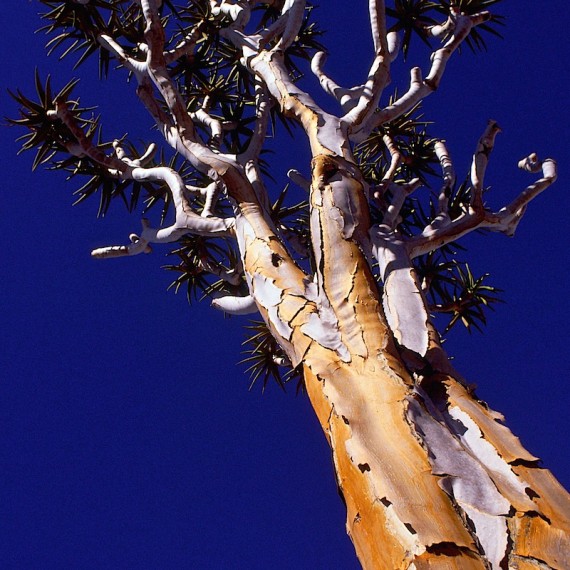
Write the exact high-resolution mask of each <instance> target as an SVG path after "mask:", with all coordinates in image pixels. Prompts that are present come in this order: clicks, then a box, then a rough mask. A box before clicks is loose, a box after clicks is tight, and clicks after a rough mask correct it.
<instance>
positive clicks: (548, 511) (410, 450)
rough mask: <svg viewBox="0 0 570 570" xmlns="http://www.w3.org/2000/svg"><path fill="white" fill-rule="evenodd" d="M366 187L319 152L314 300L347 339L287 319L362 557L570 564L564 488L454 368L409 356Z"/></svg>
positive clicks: (447, 563)
mask: <svg viewBox="0 0 570 570" xmlns="http://www.w3.org/2000/svg"><path fill="white" fill-rule="evenodd" d="M363 192H364V187H363V184H362V183H361V181H360V178H359V174H358V172H357V171H355V169H354V167H353V165H351V164H350V163H348V162H346V161H345V160H344V159H341V158H338V157H332V156H330V155H327V156H323V155H320V156H318V157H316V158H315V159H314V160H313V183H312V189H311V208H312V214H311V231H312V234H313V240H314V246H315V248H317V247H318V251H316V255H317V259H316V262H317V265H318V270H317V282H318V296H319V298H318V301H317V303H316V305H317V308H316V309H315V310H316V311H318V310H320V309H319V308H318V307H319V306H326V307H328V308H329V309H330V310H332V312H333V314H334V316H335V318H336V322H335V323H334V324H333V325H332V326H333V328H334V327H336V328H337V329H338V333H339V335H340V341H339V342H338V343H337V344H336V345H335V346H324V345H323V344H322V343H319V342H318V339H315V338H312V339H309V338H308V337H307V335H306V334H305V333H304V332H303V326H302V323H301V324H299V323H298V322H294V321H292V322H291V323H290V324H291V326H292V330H293V332H292V334H291V343H292V346H293V350H295V352H297V354H298V355H299V357H301V358H302V360H303V365H304V373H305V383H306V387H307V392H308V394H309V398H310V400H311V403H312V405H313V407H314V409H315V412H316V414H317V416H318V418H319V421H320V423H321V426H322V428H323V431H324V433H325V435H326V437H327V440H328V442H329V445H330V447H331V450H332V454H333V462H334V469H335V473H336V478H337V483H338V487H339V491H340V493H341V495H342V497H343V498H344V501H345V503H346V508H347V522H346V525H347V532H348V534H349V535H350V537H351V539H352V541H353V543H354V545H355V548H356V552H357V555H358V558H359V560H360V562H361V564H362V566H363V568H365V569H368V570H370V569H376V570H377V569H390V570H391V569H411V568H415V569H420V568H422V569H423V568H425V569H427V568H429V569H434V568H437V569H440V568H441V569H471V568H472V569H495V568H497V569H499V568H553V569H557V570H562V569H565V568H570V541H569V529H570V497H569V496H568V494H567V493H566V491H565V490H564V489H563V488H562V487H561V486H560V485H559V484H558V483H557V482H556V481H555V480H554V479H553V477H552V476H551V474H550V473H549V472H547V471H545V470H543V469H541V468H540V467H539V466H538V463H537V458H535V457H534V456H532V455H531V454H529V453H528V452H527V451H526V450H524V448H523V447H522V445H521V443H520V441H519V440H518V439H517V438H516V437H515V436H513V434H512V433H511V432H510V431H509V430H508V429H507V428H506V427H505V426H504V425H502V424H501V423H499V420H500V416H499V415H498V414H496V413H494V412H492V411H491V410H489V409H488V408H487V407H486V406H485V405H484V404H482V403H481V402H480V401H478V400H477V399H476V397H475V396H474V394H473V393H472V391H470V390H469V389H468V388H466V387H465V386H464V385H463V384H462V383H461V382H460V381H459V380H457V379H455V378H454V377H453V376H452V375H450V373H449V371H445V373H444V372H440V371H438V370H436V369H434V368H433V367H430V366H429V364H430V363H428V362H427V361H426V362H425V364H426V369H425V370H423V371H421V372H418V370H413V369H410V365H409V363H408V364H407V363H406V361H405V360H404V358H403V357H402V356H401V354H400V349H399V347H398V345H397V343H396V342H395V341H394V340H393V335H392V333H391V332H390V329H389V327H388V325H387V324H386V321H385V319H384V316H383V312H382V307H381V303H380V299H379V293H378V288H377V287H376V285H375V281H374V276H373V275H372V274H371V271H370V266H369V264H368V262H367V259H366V247H367V246H366V233H367V224H368V221H367V215H366V208H365V205H364V194H363ZM339 268H340V269H339ZM304 322H305V319H303V323H304ZM339 347H342V348H339ZM345 349H346V351H347V353H348V354H347V353H346V352H343V351H344V350H345ZM301 353H302V354H301Z"/></svg>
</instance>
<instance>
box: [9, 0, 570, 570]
mask: <svg viewBox="0 0 570 570" xmlns="http://www.w3.org/2000/svg"><path fill="white" fill-rule="evenodd" d="M18 4H19V6H18V7H17V8H13V9H11V10H10V11H8V10H4V18H5V20H4V23H3V35H2V36H1V37H0V42H1V52H0V53H1V54H2V75H1V76H0V81H1V82H2V89H0V101H1V102H2V112H3V113H2V114H4V115H14V113H15V104H14V103H13V101H12V100H10V99H9V98H8V96H7V95H6V90H5V87H16V86H19V87H21V88H22V89H23V91H24V92H25V93H31V92H32V90H33V70H34V67H35V66H37V67H38V68H39V70H40V72H41V74H42V75H44V76H45V74H47V73H48V72H49V71H51V72H53V76H54V81H55V83H56V85H57V86H62V85H63V84H65V83H66V82H67V80H68V79H69V78H70V77H71V76H72V72H71V71H70V70H69V66H68V65H65V64H64V65H62V66H60V65H59V64H58V62H57V58H56V57H51V58H49V59H47V58H46V57H44V55H43V49H42V46H43V43H44V41H45V38H44V37H43V36H38V35H36V36H34V35H32V32H33V30H34V29H35V28H36V27H37V19H36V16H35V14H36V12H37V11H38V3H37V2H21V3H18ZM322 4H323V6H322V8H321V9H320V10H319V11H320V12H321V13H322V17H323V18H322V19H323V25H324V27H325V28H328V29H329V30H331V33H330V38H329V40H328V42H327V43H328V45H329V48H330V52H331V55H330V58H329V62H328V64H327V69H330V70H336V77H337V79H338V80H339V81H340V82H346V83H354V82H356V81H361V80H362V78H363V77H364V74H365V73H366V69H367V66H368V64H369V61H370V58H371V50H370V40H369V32H368V24H367V22H366V15H367V8H366V5H365V4H366V3H365V2H358V3H350V2H340V1H336V2H323V3H322ZM543 5H544V6H547V7H548V8H542V6H543ZM497 11H498V12H500V13H502V14H504V15H506V16H507V17H508V18H507V27H506V28H505V29H504V36H505V40H504V41H499V40H495V39H494V38H490V40H489V48H490V49H489V52H488V53H486V54H485V53H483V54H479V55H478V56H477V57H475V56H473V55H472V54H471V53H470V52H469V51H468V50H466V49H464V50H463V54H462V55H461V57H457V58H454V59H453V61H452V62H451V63H450V65H449V68H448V71H447V73H446V76H445V78H444V80H443V83H442V87H441V90H440V91H439V92H438V93H436V94H435V95H433V96H432V97H431V99H429V100H428V101H426V105H425V108H426V112H427V114H428V116H429V117H430V118H433V119H435V120H436V125H435V127H434V129H433V130H432V132H433V133H434V134H437V136H440V137H443V138H446V139H447V141H448V145H449V148H450V150H451V153H452V155H453V156H454V158H455V164H456V168H457V171H458V174H459V175H461V174H462V173H463V172H466V171H467V169H468V167H469V161H470V155H471V153H472V152H473V149H474V147H475V144H476V141H477V138H478V137H479V135H480V134H481V132H482V131H483V129H484V127H485V124H486V121H487V119H489V118H494V119H496V120H498V121H499V123H500V124H501V125H502V127H503V134H501V135H500V137H499V138H498V140H497V146H496V150H495V152H494V154H493V157H492V160H491V164H490V167H489V170H488V177H487V182H488V183H489V184H490V185H491V186H492V192H491V194H490V195H489V197H488V200H489V202H490V203H491V204H492V205H493V206H495V207H496V208H498V207H500V206H502V205H503V204H505V203H507V202H508V201H509V200H510V199H512V198H513V197H514V196H515V195H516V194H517V192H518V191H520V190H521V189H522V188H524V187H525V186H526V185H527V184H529V183H530V182H532V180H533V177H532V176H530V175H528V174H525V173H521V172H519V171H518V170H517V168H516V163H517V161H518V160H519V159H520V158H521V157H523V156H525V155H527V154H528V153H529V152H532V151H535V150H536V151H537V152H538V153H539V154H540V155H541V156H547V155H548V156H552V157H554V158H556V159H557V160H558V162H559V169H560V178H559V181H558V182H557V183H556V185H555V186H553V187H552V188H551V189H549V190H548V191H547V192H546V193H545V194H544V195H543V196H541V197H540V198H539V199H538V200H536V202H534V203H533V204H532V205H531V206H530V208H529V211H528V212H527V215H526V218H525V220H524V221H523V222H522V224H521V226H520V228H519V230H518V232H517V236H516V238H515V239H514V240H512V239H508V238H505V237H504V236H501V235H494V234H491V235H487V236H473V237H470V238H469V239H468V240H467V243H468V244H469V246H470V254H469V256H468V259H469V261H470V262H471V263H472V265H473V266H474V268H475V269H476V271H479V272H483V271H489V272H490V273H491V274H492V282H493V283H494V284H496V285H497V286H499V287H501V288H503V289H504V290H505V294H504V298H505V299H506V301H507V303H506V304H504V305H500V306H498V307H497V310H496V312H495V313H494V314H492V315H491V316H490V322H489V326H488V327H487V330H486V332H485V334H484V335H480V334H474V335H471V336H470V335H468V334H467V333H466V332H464V331H462V330H457V331H455V332H454V333H453V334H452V335H451V338H450V339H449V342H448V344H447V346H448V350H449V352H450V354H452V355H453V356H454V357H455V363H456V365H457V367H458V369H459V370H461V371H462V372H463V373H464V375H465V376H466V377H467V378H468V379H469V380H470V381H472V382H475V383H477V384H478V385H479V391H478V393H479V394H480V396H482V397H483V398H484V399H486V400H487V401H488V402H489V403H490V405H491V406H492V407H494V408H495V409H498V410H500V411H502V412H504V413H505V415H506V418H507V423H508V425H509V426H510V427H511V428H512V429H513V431H514V432H515V433H517V434H518V435H520V436H521V438H522V441H523V443H524V444H525V445H526V446H527V447H528V448H529V449H530V450H531V451H532V452H533V453H535V454H537V455H539V456H541V457H542V458H543V459H544V461H545V464H546V465H547V466H548V467H549V468H551V469H552V470H553V471H554V473H555V474H556V475H557V476H558V477H559V478H560V480H561V481H562V482H563V483H565V484H566V486H568V485H570V461H569V459H568V451H569V450H568V435H567V432H568V428H569V425H570V422H569V419H568V412H567V410H568V404H569V403H570V398H569V397H568V387H567V386H568V372H567V369H568V367H567V361H566V359H567V358H568V350H567V343H568V334H567V329H568V322H570V309H569V307H570V303H569V301H568V294H567V286H568V275H569V272H568V245H569V239H568V234H567V231H568V230H567V227H568V224H567V220H568V211H569V200H568V176H567V174H566V173H567V168H568V164H569V162H570V160H569V158H570V157H569V153H568V146H569V145H568V143H569V142H570V141H569V137H568V124H569V110H568V104H567V98H568V97H567V93H568V88H569V86H570V83H569V79H568V73H567V62H568V56H569V55H570V54H569V49H568V45H567V37H566V36H567V29H566V28H567V27H566V21H567V18H566V13H567V5H566V2H563V1H562V0H551V1H550V2H545V3H537V2H531V1H528V0H524V1H521V0H519V1H517V2H512V1H511V2H509V1H506V2H504V3H502V4H501V5H499V7H498V9H497ZM339 27H343V29H342V30H339V29H338V28H339ZM563 33H564V35H563ZM410 63H412V64H419V65H421V66H422V67H423V69H426V67H427V59H426V54H425V53H424V54H423V55H420V54H419V53H418V55H417V57H415V56H413V55H412V58H411V62H410ZM408 67H409V64H405V65H404V64H403V62H402V61H401V60H399V63H398V66H396V69H395V70H394V72H393V85H394V86H399V88H400V90H402V89H404V88H405V87H406V85H407V81H408V73H407V71H406V69H407V68H408ZM58 70H59V71H58ZM80 73H81V74H83V76H84V77H85V79H84V80H83V81H82V82H81V84H80V86H79V88H78V90H77V93H78V94H81V97H82V102H83V103H84V104H85V105H90V104H96V103H98V102H100V101H103V100H105V104H104V115H103V117H104V119H107V120H106V121H105V120H104V124H105V125H106V128H105V133H106V135H107V137H109V138H113V137H118V136H121V135H122V134H123V133H124V132H126V131H128V132H130V133H135V134H136V136H143V134H146V132H147V129H148V126H149V124H150V123H149V121H148V119H147V118H146V116H145V115H144V113H143V112H142V111H140V110H139V108H138V103H137V101H136V97H135V96H134V95H133V93H132V86H127V87H126V88H125V87H124V85H123V83H124V81H123V80H124V74H123V72H118V74H117V79H118V81H116V84H117V86H110V85H109V84H100V83H99V82H98V81H97V80H96V79H95V72H94V71H93V66H90V65H86V66H85V68H84V69H83V68H82V69H81V70H80ZM333 74H334V71H333ZM90 75H91V76H90ZM311 85H313V82H311ZM331 108H333V107H332V106H331ZM135 123H136V124H135ZM138 133H142V134H141V135H138ZM19 134H21V133H20V132H16V131H15V130H12V129H7V128H2V129H0V136H1V137H2V139H1V140H2V142H1V144H2V170H3V177H2V192H1V194H0V196H1V197H0V211H1V212H2V225H3V229H4V232H3V244H2V258H1V259H2V264H1V265H0V272H1V277H0V283H1V288H2V289H1V292H2V295H1V297H0V308H1V313H0V319H1V327H0V335H1V336H0V342H1V346H2V356H1V360H0V371H1V379H0V567H1V568H3V569H31V568H38V569H51V568H57V569H68V568H69V569H75V568H84V569H91V568H93V569H114V568H117V569H128V568H136V569H143V568H169V569H170V568H197V569H205V570H208V569H234V568H235V569H241V568H247V569H252V570H253V569H265V568H269V567H271V568H275V569H277V570H280V569H283V570H284V569H290V568H307V569H316V570H318V569H323V570H325V569H333V570H336V569H350V568H357V567H358V565H357V563H356V561H355V558H354V554H353V550H352V545H351V544H350V541H349V539H348V538H347V537H346V536H345V533H344V510H343V507H342V503H341V501H340V499H339V498H338V496H337V492H336V488H335V482H334V476H333V471H332V467H331V464H330V453H329V451H328V448H327V446H326V443H325V439H324V437H323V436H322V434H321V432H320V428H319V426H318V424H317V422H316V420H315V418H314V417H313V413H312V412H311V409H310V406H309V404H308V401H307V399H306V398H305V397H295V396H294V389H290V390H289V393H288V394H287V395H283V394H282V393H281V392H280V390H279V389H278V388H277V387H275V386H270V389H269V390H267V391H266V393H265V395H263V396H262V395H261V394H260V391H259V390H257V389H254V390H253V391H252V392H248V391H247V386H248V379H247V377H246V376H245V375H244V374H243V367H238V366H236V365H235V362H237V361H238V360H239V359H240V350H241V349H240V343H241V342H242V340H243V334H242V332H241V321H239V320H238V319H235V318H233V319H224V317H223V315H222V314H220V313H218V312H216V311H214V310H213V309H210V308H209V307H208V306H207V305H206V304H202V305H196V306H193V307H191V308H189V307H188V306H187V303H186V300H185V298H184V295H179V296H177V297H176V296H174V295H173V294H172V293H166V292H165V289H166V287H167V285H168V283H169V281H170V277H171V276H170V275H169V274H167V273H166V272H164V271H161V270H160V266H161V265H164V264H166V263H167V262H168V260H167V259H166V258H165V257H164V256H163V253H165V252H166V250H162V249H161V248H160V247H158V246H157V247H155V253H154V254H153V255H150V256H139V257H138V258H135V259H125V260H111V261H108V262H98V261H94V260H92V259H91V258H90V257H89V251H90V250H91V249H92V248H94V247H98V246H101V245H105V244H110V243H123V242H124V241H125V239H126V236H127V235H128V234H129V232H131V231H137V230H138V229H139V221H138V216H133V217H129V216H128V215H127V214H126V213H125V212H124V211H123V208H122V206H121V205H119V204H118V205H117V206H118V207H117V208H112V209H111V212H110V213H109V215H108V216H107V217H106V218H105V219H103V220H96V219H95V213H96V208H97V204H96V200H93V201H92V202H87V203H85V204H83V205H81V206H78V207H76V208H74V209H72V208H71V206H70V205H71V202H72V198H71V193H72V191H73V190H74V189H75V188H76V187H77V186H76V182H75V181H73V182H71V183H67V182H65V181H64V180H63V179H62V178H61V177H60V176H58V175H57V174H55V175H52V174H49V173H45V172H43V171H41V172H39V173H36V174H32V173H30V164H31V160H32V156H31V155H22V156H20V157H17V156H16V155H15V153H16V149H17V147H16V145H15V144H14V143H13V139H14V138H15V137H16V136H18V135H19ZM301 138H302V137H301ZM284 144H285V145H286V147H287V148H289V154H287V155H285V154H283V155H282V156H280V157H279V160H278V162H277V165H278V166H279V167H280V168H281V167H282V169H283V171H285V170H286V169H287V168H288V167H291V166H294V167H296V168H299V169H300V170H302V171H305V172H307V171H308V164H307V162H306V158H305V156H306V155H305V147H306V144H305V142H304V141H303V142H301V143H299V145H298V146H297V147H295V146H294V145H293V144H292V142H291V141H290V140H288V139H285V143H284ZM282 180H283V179H282V178H281V179H280V182H281V181H282ZM277 188H278V185H276V186H275V187H274V188H273V189H274V190H275V189H277Z"/></svg>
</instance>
